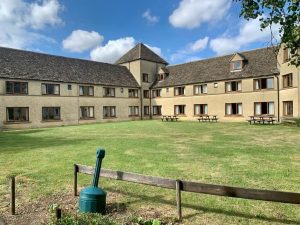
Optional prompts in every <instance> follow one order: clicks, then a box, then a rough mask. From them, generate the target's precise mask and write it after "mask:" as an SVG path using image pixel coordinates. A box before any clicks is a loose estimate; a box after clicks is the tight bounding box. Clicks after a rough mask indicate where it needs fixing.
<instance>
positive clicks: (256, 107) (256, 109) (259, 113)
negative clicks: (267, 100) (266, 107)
mask: <svg viewBox="0 0 300 225" xmlns="http://www.w3.org/2000/svg"><path fill="white" fill-rule="evenodd" d="M254 107H255V115H261V105H260V103H255V104H254Z"/></svg>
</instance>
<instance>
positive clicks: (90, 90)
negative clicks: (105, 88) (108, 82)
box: [89, 87, 94, 95]
mask: <svg viewBox="0 0 300 225" xmlns="http://www.w3.org/2000/svg"><path fill="white" fill-rule="evenodd" d="M89 95H94V88H93V87H89Z"/></svg>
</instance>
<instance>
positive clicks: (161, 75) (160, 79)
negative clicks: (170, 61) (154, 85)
mask: <svg viewBox="0 0 300 225" xmlns="http://www.w3.org/2000/svg"><path fill="white" fill-rule="evenodd" d="M164 77H165V76H164V74H157V81H162V80H164Z"/></svg>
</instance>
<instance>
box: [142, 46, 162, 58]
mask: <svg viewBox="0 0 300 225" xmlns="http://www.w3.org/2000/svg"><path fill="white" fill-rule="evenodd" d="M145 45H146V46H147V47H148V48H150V49H151V50H152V51H153V52H155V53H156V54H157V55H159V56H161V57H163V54H162V51H161V49H160V48H158V47H153V46H150V45H147V44H145Z"/></svg>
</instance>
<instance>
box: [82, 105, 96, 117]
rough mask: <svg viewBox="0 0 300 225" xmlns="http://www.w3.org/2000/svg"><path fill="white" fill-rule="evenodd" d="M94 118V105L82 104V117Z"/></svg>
mask: <svg viewBox="0 0 300 225" xmlns="http://www.w3.org/2000/svg"><path fill="white" fill-rule="evenodd" d="M92 118H94V106H80V119H92Z"/></svg>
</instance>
